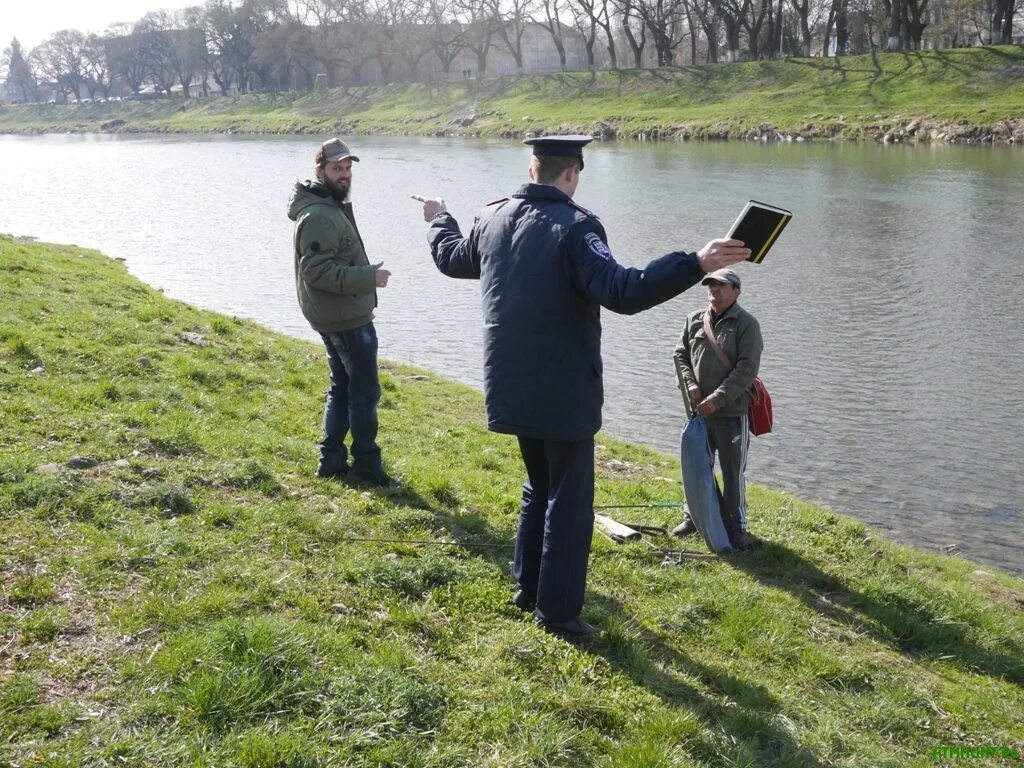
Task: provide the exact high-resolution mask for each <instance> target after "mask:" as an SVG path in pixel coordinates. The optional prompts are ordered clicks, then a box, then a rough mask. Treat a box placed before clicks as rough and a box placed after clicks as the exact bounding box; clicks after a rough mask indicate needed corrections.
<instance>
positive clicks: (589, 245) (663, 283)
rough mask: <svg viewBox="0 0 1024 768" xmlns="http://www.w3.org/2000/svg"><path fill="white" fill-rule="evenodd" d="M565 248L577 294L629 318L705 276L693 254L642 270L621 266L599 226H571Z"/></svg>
mask: <svg viewBox="0 0 1024 768" xmlns="http://www.w3.org/2000/svg"><path fill="white" fill-rule="evenodd" d="M566 247H567V248H568V249H569V253H568V254H567V256H568V258H569V259H570V261H571V263H572V265H573V268H574V272H575V275H576V279H577V284H578V286H579V289H580V291H581V292H582V293H583V294H584V295H585V296H587V297H588V298H589V299H591V300H593V301H596V302H598V303H599V304H600V305H601V306H602V307H605V308H606V309H610V310H611V311H612V312H618V313H619V314H623V315H632V314H636V313H637V312H642V311H643V310H645V309H650V308H651V307H653V306H655V305H657V304H661V303H662V302H664V301H668V300H669V299H671V298H673V297H675V296H678V295H679V294H680V293H682V292H683V291H685V290H686V289H687V288H689V287H691V286H693V285H695V284H696V283H697V282H698V281H700V279H701V278H703V277H704V270H703V269H702V268H701V265H700V262H699V261H698V259H697V254H695V253H684V252H682V251H677V252H673V253H668V254H666V255H664V256H662V257H660V258H658V259H655V260H654V261H652V262H651V263H650V264H648V265H647V266H646V267H644V268H643V269H633V268H632V267H623V266H622V265H621V264H619V263H618V262H616V261H615V259H614V258H613V257H612V253H611V250H609V248H608V244H607V243H606V242H605V237H604V230H603V229H602V228H601V227H600V225H599V224H596V223H592V222H586V223H584V224H579V225H577V226H575V227H573V229H572V231H571V232H570V234H569V236H568V238H567V239H566Z"/></svg>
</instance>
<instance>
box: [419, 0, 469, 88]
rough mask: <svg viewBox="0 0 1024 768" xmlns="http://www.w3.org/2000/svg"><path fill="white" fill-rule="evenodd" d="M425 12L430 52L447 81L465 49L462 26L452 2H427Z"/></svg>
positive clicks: (438, 0)
mask: <svg viewBox="0 0 1024 768" xmlns="http://www.w3.org/2000/svg"><path fill="white" fill-rule="evenodd" d="M425 12H426V21H427V29H428V34H429V43H430V50H432V51H433V52H434V55H435V56H437V59H438V61H440V62H441V69H442V70H443V71H444V76H445V78H446V79H447V78H448V75H449V74H450V73H451V68H452V62H453V61H455V59H456V57H457V56H458V55H459V53H460V52H461V51H462V49H463V48H464V47H465V37H464V35H463V34H462V26H461V25H460V24H459V23H458V22H457V21H456V20H455V9H454V5H453V3H452V0H427V3H426V8H425Z"/></svg>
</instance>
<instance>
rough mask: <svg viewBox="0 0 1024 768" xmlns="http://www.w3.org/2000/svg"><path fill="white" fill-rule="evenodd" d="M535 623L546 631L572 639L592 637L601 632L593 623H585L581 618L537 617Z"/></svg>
mask: <svg viewBox="0 0 1024 768" xmlns="http://www.w3.org/2000/svg"><path fill="white" fill-rule="evenodd" d="M537 624H538V625H540V627H541V629H543V630H544V631H546V632H550V633H551V634H553V635H562V636H563V637H567V638H572V639H583V638H592V637H597V636H598V635H600V634H601V630H600V629H598V628H597V627H595V626H594V625H593V624H587V622H585V621H584V620H583V619H573V620H572V621H541V620H540V619H538V620H537Z"/></svg>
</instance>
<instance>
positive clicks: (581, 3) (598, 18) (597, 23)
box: [570, 0, 619, 69]
mask: <svg viewBox="0 0 1024 768" xmlns="http://www.w3.org/2000/svg"><path fill="white" fill-rule="evenodd" d="M610 3H611V0H572V4H571V6H570V8H572V9H573V19H574V21H576V22H577V23H576V26H577V27H578V28H580V29H581V30H582V29H583V26H581V24H580V23H579V20H577V10H576V9H577V8H578V9H579V12H581V13H582V14H583V16H585V17H586V19H587V20H588V22H587V24H586V25H585V26H586V28H587V29H591V28H593V27H600V28H601V29H602V30H603V31H604V36H605V40H606V42H607V48H608V63H609V66H610V67H611V68H612V69H618V68H619V60H618V56H617V55H616V50H615V35H614V34H613V33H612V13H611V8H610V7H609V6H610ZM591 66H593V61H591Z"/></svg>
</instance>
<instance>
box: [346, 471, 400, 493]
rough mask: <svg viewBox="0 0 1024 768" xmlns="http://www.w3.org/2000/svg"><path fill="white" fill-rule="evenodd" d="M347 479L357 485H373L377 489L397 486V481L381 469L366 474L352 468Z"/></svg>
mask: <svg viewBox="0 0 1024 768" xmlns="http://www.w3.org/2000/svg"><path fill="white" fill-rule="evenodd" d="M349 479H350V480H352V481H354V482H357V483H366V484H367V485H375V486H377V487H378V488H394V487H395V486H396V485H398V481H397V480H395V478H393V477H392V476H391V475H389V474H388V473H387V472H385V471H384V470H383V469H378V470H376V471H374V472H366V471H364V470H361V469H356V468H355V467H353V468H352V471H351V472H350V473H349Z"/></svg>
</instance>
